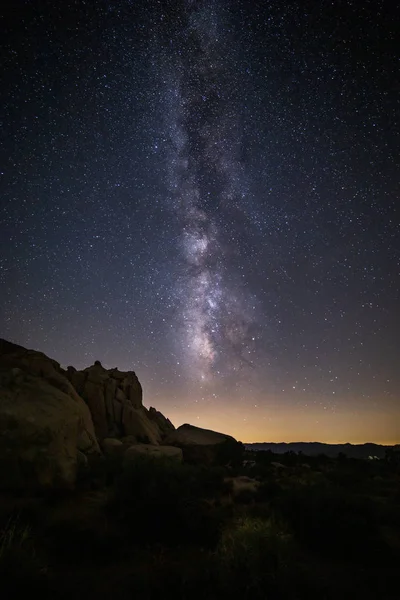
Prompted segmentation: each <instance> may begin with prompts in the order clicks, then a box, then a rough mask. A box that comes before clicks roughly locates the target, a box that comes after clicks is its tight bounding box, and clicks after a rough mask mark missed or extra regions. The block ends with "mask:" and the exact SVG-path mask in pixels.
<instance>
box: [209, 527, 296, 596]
mask: <svg viewBox="0 0 400 600" xmlns="http://www.w3.org/2000/svg"><path fill="white" fill-rule="evenodd" d="M293 548H294V546H293V542H292V538H291V536H290V534H289V533H288V532H287V530H286V529H285V528H284V527H282V526H281V525H279V524H278V523H277V522H276V521H275V520H274V519H269V520H263V519H257V518H250V517H246V518H244V519H241V520H239V521H238V522H237V523H236V526H234V527H233V528H232V527H230V528H229V529H227V530H226V531H225V532H224V533H223V535H222V537H221V540H220V543H219V545H218V548H217V551H216V558H217V563H218V570H219V573H220V579H221V580H220V585H221V592H222V593H223V594H224V593H225V594H229V595H230V596H231V597H234V598H236V597H238V598H239V597H240V598H252V599H253V600H255V599H257V598H260V599H261V598H266V597H269V594H273V597H280V596H279V594H280V593H282V592H283V593H284V594H285V596H284V597H287V598H290V597H291V595H290V591H289V590H288V589H287V585H286V584H287V582H288V577H289V579H290V578H291V577H293V574H294V572H293Z"/></svg>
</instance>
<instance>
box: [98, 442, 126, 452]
mask: <svg viewBox="0 0 400 600" xmlns="http://www.w3.org/2000/svg"><path fill="white" fill-rule="evenodd" d="M123 448H124V444H123V443H122V442H121V440H117V439H115V438H104V440H103V441H102V442H101V449H102V450H103V452H104V454H115V453H117V452H121V451H122V450H123Z"/></svg>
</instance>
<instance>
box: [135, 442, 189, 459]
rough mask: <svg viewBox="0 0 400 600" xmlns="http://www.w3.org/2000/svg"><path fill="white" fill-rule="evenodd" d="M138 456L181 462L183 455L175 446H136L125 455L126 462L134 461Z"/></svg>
mask: <svg viewBox="0 0 400 600" xmlns="http://www.w3.org/2000/svg"><path fill="white" fill-rule="evenodd" d="M138 455H141V456H143V455H145V456H151V457H153V458H171V459H173V460H176V461H178V462H182V460H183V453H182V450H181V449H180V448H177V447H176V446H153V445H151V444H137V445H135V446H131V447H130V448H128V450H127V451H126V453H125V459H126V460H128V461H129V460H134V459H135V458H136V457H137V456H138Z"/></svg>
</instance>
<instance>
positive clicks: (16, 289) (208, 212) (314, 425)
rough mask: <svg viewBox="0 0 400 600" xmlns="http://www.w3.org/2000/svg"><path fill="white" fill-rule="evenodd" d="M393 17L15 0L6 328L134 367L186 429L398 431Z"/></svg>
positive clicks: (263, 435)
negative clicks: (197, 427)
mask: <svg viewBox="0 0 400 600" xmlns="http://www.w3.org/2000/svg"><path fill="white" fill-rule="evenodd" d="M391 11H392V12H391ZM396 20H397V19H396V14H395V12H394V8H392V9H391V8H390V3H389V2H384V1H383V0H377V1H374V2H372V1H369V0H366V1H365V2H362V3H360V2H355V1H353V2H350V1H349V2H342V1H340V0H338V1H335V2H325V1H318V2H316V1H308V0H304V1H301V2H300V1H298V2H296V1H294V2H289V1H288V2H283V1H282V0H271V1H264V2H261V1H256V0H254V1H252V2H248V1H244V0H241V1H239V0H229V1H228V0H175V1H172V0H165V1H157V0H135V1H134V0H107V1H106V0H96V2H91V1H89V0H86V1H84V0H75V1H72V0H65V2H53V1H38V0H31V1H30V2H28V1H26V2H22V1H21V2H16V3H15V5H14V7H11V3H8V9H7V10H3V12H2V14H1V22H0V27H1V40H2V50H1V58H0V60H1V65H0V66H1V74H2V85H1V90H0V95H1V104H0V105H1V108H0V111H1V113H0V121H1V130H2V131H1V148H0V151H1V154H0V172H1V179H0V335H1V336H2V337H5V338H7V339H9V340H11V341H13V342H16V343H19V344H22V345H24V346H27V347H30V348H35V349H38V350H41V351H43V352H45V353H46V354H48V355H49V356H51V357H52V358H55V359H56V360H58V361H59V362H60V363H61V364H62V365H63V366H67V365H69V364H73V365H74V366H75V367H77V368H84V367H86V366H88V365H89V364H92V363H93V362H94V360H97V359H98V360H101V362H102V364H103V365H104V366H106V367H114V366H118V367H119V368H120V369H123V370H129V369H134V370H135V371H136V373H137V375H138V377H139V379H140V381H141V382H142V385H143V387H144V403H145V405H147V406H150V405H152V406H155V407H157V408H158V409H159V410H161V411H162V412H164V414H166V415H167V416H169V417H170V418H171V420H172V421H173V422H174V423H175V425H180V424H181V423H184V422H190V423H192V424H194V425H198V426H201V427H207V428H213V429H217V430H220V431H224V432H227V433H230V434H232V435H234V436H235V437H237V438H238V439H240V440H242V441H245V442H255V441H313V440H318V441H324V442H353V443H362V442H366V441H371V442H372V441H374V442H380V443H396V442H400V398H399V389H400V369H399V357H400V342H399V338H400V336H399V333H400V308H399V307H400V302H399V296H400V294H399V288H400V275H399V264H400V229H399V222H400V219H399V204H400V203H399V179H400V178H399V162H400V161H399V135H398V134H399V100H398V98H399V90H400V86H399V83H398V72H399V56H398V55H397V54H396V51H395V47H396V46H395V24H396Z"/></svg>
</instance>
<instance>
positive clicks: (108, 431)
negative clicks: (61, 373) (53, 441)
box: [68, 361, 174, 444]
mask: <svg viewBox="0 0 400 600" xmlns="http://www.w3.org/2000/svg"><path fill="white" fill-rule="evenodd" d="M68 377H69V379H70V381H71V383H72V385H73V386H74V388H75V389H76V391H77V392H78V394H79V395H80V396H82V398H83V399H84V400H85V402H86V403H87V405H88V406H89V409H90V412H91V414H92V417H93V423H94V426H95V430H96V434H97V437H98V438H99V439H100V440H101V439H104V438H110V437H111V438H123V437H126V436H134V439H135V441H137V442H141V443H149V444H159V443H161V441H162V439H163V438H164V437H165V435H166V434H167V433H168V432H170V431H173V430H174V426H173V425H172V423H171V422H170V421H169V420H168V419H166V418H165V417H164V416H163V415H162V414H161V413H160V412H158V411H156V410H155V409H154V408H152V409H150V411H148V410H147V409H146V408H145V407H144V406H143V403H142V398H143V393H142V386H141V385H140V383H139V380H138V378H137V376H136V374H135V373H134V372H133V371H126V372H124V371H119V370H118V369H116V368H114V369H105V368H104V367H102V366H101V363H100V362H99V361H96V363H95V364H94V365H92V366H91V367H87V368H86V369H83V370H82V371H76V370H75V369H73V370H72V369H69V370H68Z"/></svg>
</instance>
